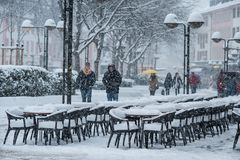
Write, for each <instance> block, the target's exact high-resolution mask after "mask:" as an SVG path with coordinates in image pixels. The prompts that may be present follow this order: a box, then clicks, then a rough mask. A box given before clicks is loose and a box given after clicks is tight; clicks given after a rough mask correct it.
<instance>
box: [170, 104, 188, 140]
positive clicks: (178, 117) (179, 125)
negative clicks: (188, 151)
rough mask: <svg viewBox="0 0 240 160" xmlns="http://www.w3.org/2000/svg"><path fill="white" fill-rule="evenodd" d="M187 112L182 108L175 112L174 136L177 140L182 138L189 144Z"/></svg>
mask: <svg viewBox="0 0 240 160" xmlns="http://www.w3.org/2000/svg"><path fill="white" fill-rule="evenodd" d="M187 114H188V111H187V110H184V109H181V110H178V111H177V112H176V113H175V116H174V119H173V122H172V129H173V132H174V138H175V140H176V138H178V139H180V137H181V139H182V141H183V144H184V145H186V144H187V137H186V132H185V131H186V119H187Z"/></svg>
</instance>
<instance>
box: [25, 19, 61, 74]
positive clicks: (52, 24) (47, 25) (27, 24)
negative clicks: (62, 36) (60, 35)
mask: <svg viewBox="0 0 240 160" xmlns="http://www.w3.org/2000/svg"><path fill="white" fill-rule="evenodd" d="M62 24H63V22H61V21H59V22H58V25H56V23H55V21H54V20H53V19H47V20H46V22H45V23H44V26H34V25H33V24H32V22H31V21H30V20H24V21H23V23H22V26H21V27H22V28H23V29H27V30H29V29H32V28H41V29H44V56H43V57H44V60H43V61H44V64H43V67H44V68H46V69H47V70H48V31H49V30H53V29H55V28H57V29H58V30H59V31H62V30H63V25H62Z"/></svg>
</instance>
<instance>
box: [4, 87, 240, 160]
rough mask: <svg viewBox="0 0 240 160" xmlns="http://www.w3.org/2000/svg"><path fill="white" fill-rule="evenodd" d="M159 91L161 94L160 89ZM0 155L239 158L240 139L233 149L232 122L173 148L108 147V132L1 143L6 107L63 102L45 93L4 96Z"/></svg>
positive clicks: (127, 93)
mask: <svg viewBox="0 0 240 160" xmlns="http://www.w3.org/2000/svg"><path fill="white" fill-rule="evenodd" d="M147 89H148V88H147V87H139V86H137V87H134V88H121V91H120V92H121V94H120V100H126V99H134V98H138V97H143V96H148V90H147ZM157 94H160V90H159V92H158V93H157ZM105 100H106V94H105V92H104V91H93V101H94V102H99V101H105ZM73 101H74V102H77V101H81V98H80V95H76V96H73ZM0 102H1V103H0V159H1V160H13V159H18V160H32V159H39V160H40V159H41V160H45V159H46V160H47V159H50V160H57V159H58V160H66V159H67V160H75V159H78V160H123V159H131V160H139V159H151V160H159V159H162V160H165V159H166V160H175V159H178V160H188V159H189V160H202V159H206V160H208V159H210V160H240V156H239V155H240V142H239V144H238V145H237V150H232V143H233V138H234V134H235V131H236V126H235V125H232V126H231V127H230V130H229V131H227V132H225V133H224V134H222V135H219V136H215V137H210V136H208V137H207V138H206V139H201V140H198V141H196V142H194V143H191V144H187V146H182V145H180V144H179V145H178V146H177V147H173V148H167V149H165V148H163V147H162V146H156V147H155V148H150V149H139V148H136V147H134V146H133V148H131V149H128V148H124V147H120V148H118V149H117V148H115V147H114V146H113V144H112V146H111V147H110V148H107V147H106V146H107V140H108V136H105V137H103V136H99V137H91V138H90V139H87V140H86V141H84V142H81V143H78V142H77V140H75V142H74V143H73V144H65V143H62V144H61V145H59V146H58V145H52V146H44V145H41V144H40V145H38V146H36V145H33V144H32V143H33V142H31V141H28V144H27V145H23V144H22V143H21V141H20V140H19V141H18V142H17V145H15V146H13V145H12V140H11V137H12V134H10V136H9V137H10V138H9V139H8V141H7V144H6V145H2V142H3V138H4V136H5V133H6V129H7V118H6V116H5V112H4V111H5V110H6V109H11V108H16V107H24V106H31V105H43V104H47V103H61V96H44V97H7V98H6V97H5V98H4V97H2V98H0Z"/></svg>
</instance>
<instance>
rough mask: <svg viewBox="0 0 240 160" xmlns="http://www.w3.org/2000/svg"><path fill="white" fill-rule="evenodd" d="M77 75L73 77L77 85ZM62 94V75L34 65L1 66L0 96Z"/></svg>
mask: <svg viewBox="0 0 240 160" xmlns="http://www.w3.org/2000/svg"><path fill="white" fill-rule="evenodd" d="M75 82H76V76H74V78H73V85H75ZM59 94H62V76H61V75H59V74H56V73H52V72H48V71H47V70H45V69H43V68H40V67H34V66H8V65H6V66H0V96H1V97H3V96H43V95H59Z"/></svg>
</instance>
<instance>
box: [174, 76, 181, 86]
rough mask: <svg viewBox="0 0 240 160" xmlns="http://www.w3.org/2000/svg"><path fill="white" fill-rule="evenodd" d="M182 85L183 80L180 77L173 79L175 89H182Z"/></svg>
mask: <svg viewBox="0 0 240 160" xmlns="http://www.w3.org/2000/svg"><path fill="white" fill-rule="evenodd" d="M181 85H182V79H181V77H180V76H174V78H173V86H174V88H180V87H181Z"/></svg>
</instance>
